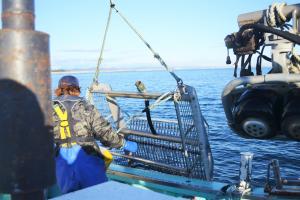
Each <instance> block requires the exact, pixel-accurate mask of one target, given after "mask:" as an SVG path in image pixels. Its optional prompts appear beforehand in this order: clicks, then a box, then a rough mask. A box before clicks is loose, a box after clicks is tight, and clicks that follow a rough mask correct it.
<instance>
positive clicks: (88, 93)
mask: <svg viewBox="0 0 300 200" xmlns="http://www.w3.org/2000/svg"><path fill="white" fill-rule="evenodd" d="M112 6H113V4H112V2H111V1H110V9H109V14H108V18H107V21H106V26H105V31H104V36H103V40H102V45H101V50H100V55H99V58H98V61H97V66H96V70H95V74H94V78H93V81H92V83H91V86H90V87H89V88H88V89H87V91H86V99H87V100H88V101H89V102H90V103H91V104H94V101H93V96H92V91H93V90H94V87H93V86H94V85H98V83H99V73H100V65H101V63H102V60H103V52H104V47H105V42H106V37H107V33H108V28H109V25H110V21H111V14H112Z"/></svg>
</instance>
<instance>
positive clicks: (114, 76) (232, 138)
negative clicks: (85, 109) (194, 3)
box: [52, 69, 300, 185]
mask: <svg viewBox="0 0 300 200" xmlns="http://www.w3.org/2000/svg"><path fill="white" fill-rule="evenodd" d="M176 73H177V74H178V76H180V77H181V78H182V80H183V82H184V83H185V84H187V85H191V86H193V87H195V88H196V90H197V93H198V98H199V103H200V106H201V109H202V112H203V115H204V117H205V118H206V120H207V122H208V124H209V125H210V128H209V141H210V145H211V149H212V153H213V157H214V162H215V166H214V180H216V181H221V182H226V183H234V182H237V181H238V174H239V161H240V152H245V151H247V152H249V151H250V152H253V153H254V159H253V169H252V179H253V182H254V184H255V185H263V184H264V182H265V178H266V174H267V164H268V162H269V161H270V160H271V159H278V160H279V163H280V166H281V174H282V176H283V177H297V178H299V177H300V142H290V141H259V140H249V139H243V138H240V137H238V136H237V135H236V134H235V133H233V132H232V131H231V130H230V129H229V127H228V126H227V123H226V118H225V114H224V111H223V107H222V103H221V93H222V90H223V88H224V86H225V85H226V83H228V82H229V81H230V80H231V78H232V73H233V70H232V69H199V70H179V71H176ZM75 75H76V76H77V77H78V78H79V79H80V84H81V86H82V90H83V91H82V94H83V95H84V94H85V90H86V88H87V87H88V86H89V85H90V83H91V80H92V77H93V74H75ZM61 76H62V75H58V74H55V75H52V83H53V88H55V87H56V85H57V81H58V79H59V78H60V77H61ZM136 80H141V81H143V82H144V84H145V85H146V87H147V91H149V92H167V91H170V90H174V89H175V87H176V82H175V80H174V79H173V78H172V77H171V76H170V75H169V74H168V73H167V72H165V71H149V72H111V73H109V72H106V73H102V74H101V75H100V81H101V82H103V83H109V84H110V85H111V86H112V88H113V89H114V90H125V91H134V92H135V91H136V88H135V86H134V83H135V81H136ZM140 108H142V107H139V106H136V104H135V103H133V102H127V106H126V109H127V110H128V111H130V110H134V111H138V110H139V109H140ZM157 109H159V108H157ZM165 114H166V110H164V112H161V115H165Z"/></svg>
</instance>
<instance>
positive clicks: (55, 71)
mask: <svg viewBox="0 0 300 200" xmlns="http://www.w3.org/2000/svg"><path fill="white" fill-rule="evenodd" d="M229 68H232V67H231V66H228V67H227V66H224V67H187V68H183V67H182V68H174V71H182V70H209V69H229ZM147 71H165V69H164V68H148V69H147V68H146V69H145V68H144V69H143V68H125V69H121V68H117V69H102V70H101V72H108V73H111V72H147ZM51 73H52V74H66V73H72V74H79V73H80V74H86V73H95V70H94V69H69V70H68V69H62V70H60V69H54V70H51Z"/></svg>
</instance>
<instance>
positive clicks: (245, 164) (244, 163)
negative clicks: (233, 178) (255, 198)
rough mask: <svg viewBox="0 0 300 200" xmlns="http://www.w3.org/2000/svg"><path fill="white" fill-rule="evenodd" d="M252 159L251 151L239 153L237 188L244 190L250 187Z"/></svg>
mask: <svg viewBox="0 0 300 200" xmlns="http://www.w3.org/2000/svg"><path fill="white" fill-rule="evenodd" d="M252 159H253V153H250V152H242V153H241V165H240V184H239V190H246V189H249V188H250V183H251V173H252Z"/></svg>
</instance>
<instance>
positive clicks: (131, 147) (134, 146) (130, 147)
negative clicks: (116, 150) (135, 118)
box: [123, 140, 138, 153]
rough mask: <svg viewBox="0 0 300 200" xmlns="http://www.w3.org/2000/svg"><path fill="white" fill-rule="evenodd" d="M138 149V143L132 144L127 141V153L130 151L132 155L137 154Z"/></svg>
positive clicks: (125, 146)
mask: <svg viewBox="0 0 300 200" xmlns="http://www.w3.org/2000/svg"><path fill="white" fill-rule="evenodd" d="M137 148H138V145H137V143H136V142H132V141H127V140H125V143H124V146H123V149H124V150H126V151H130V152H132V153H134V152H136V151H137Z"/></svg>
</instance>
